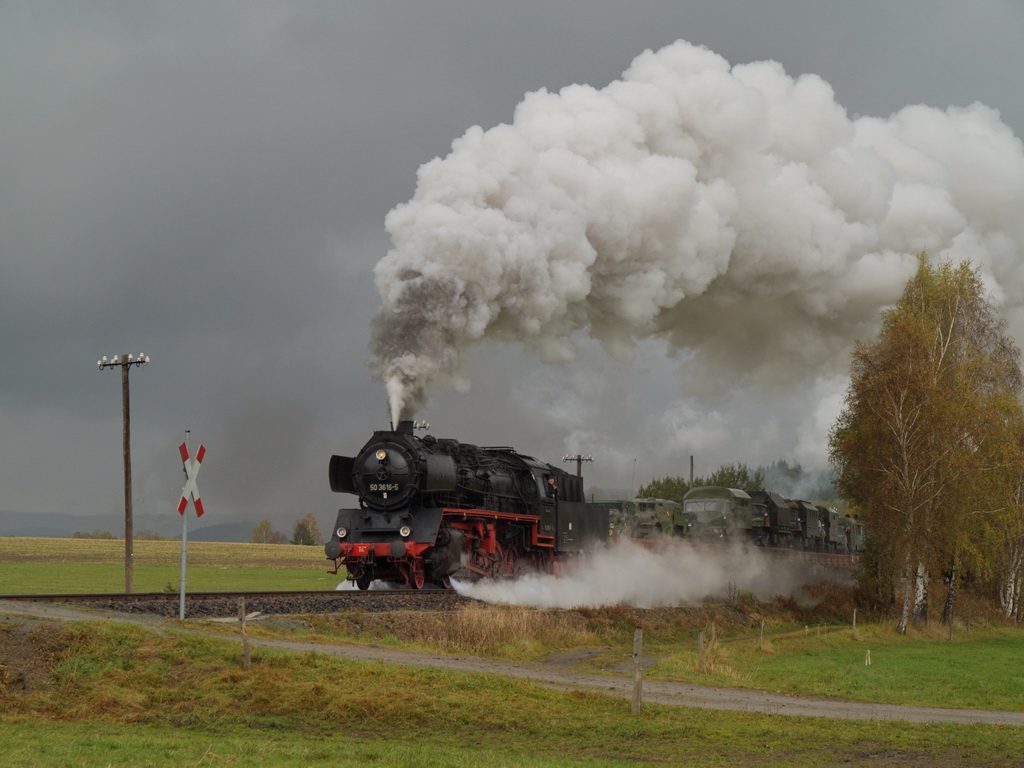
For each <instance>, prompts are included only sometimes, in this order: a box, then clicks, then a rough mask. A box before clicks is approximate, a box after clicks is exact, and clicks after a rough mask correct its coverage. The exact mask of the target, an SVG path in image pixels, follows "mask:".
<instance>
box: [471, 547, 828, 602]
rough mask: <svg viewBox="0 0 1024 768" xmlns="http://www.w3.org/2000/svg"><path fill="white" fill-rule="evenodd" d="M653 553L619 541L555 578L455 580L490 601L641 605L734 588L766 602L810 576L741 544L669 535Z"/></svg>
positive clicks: (686, 599)
mask: <svg viewBox="0 0 1024 768" xmlns="http://www.w3.org/2000/svg"><path fill="white" fill-rule="evenodd" d="M663 544H664V546H663V548H662V549H659V550H657V551H652V550H649V549H646V548H644V547H641V546H639V545H638V544H635V543H633V542H631V541H615V542H612V543H611V544H609V546H608V547H606V548H603V549H600V550H598V551H597V552H594V553H591V554H590V555H589V556H588V557H585V558H582V559H580V560H578V561H575V562H573V563H572V564H571V567H570V569H569V572H568V573H566V574H563V575H561V576H558V577H555V576H551V575H548V574H529V575H526V576H523V577H521V578H518V579H516V580H515V581H494V580H491V579H484V580H482V581H478V582H474V583H463V582H454V581H453V582H452V585H453V586H454V587H455V589H456V590H457V591H458V592H459V594H462V595H466V596H468V597H472V598H475V599H477V600H483V601H485V602H489V603H505V604H509V605H528V606H532V607H534V608H581V607H592V608H597V607H601V606H609V605H631V606H634V607H636V608H656V607H662V606H679V605H687V604H693V603H696V602H700V601H702V600H704V599H706V598H724V597H726V596H727V594H728V592H729V591H730V590H738V591H739V592H749V593H753V594H754V595H756V596H757V597H758V598H760V599H763V600H770V599H771V598H774V597H775V596H776V595H790V594H793V593H794V592H795V591H796V590H797V589H798V588H799V587H802V586H804V584H805V583H807V582H808V581H810V579H809V578H808V576H807V574H805V573H803V572H802V571H801V567H800V565H801V564H800V562H799V561H797V560H795V559H794V558H783V557H776V556H772V555H771V554H766V553H765V552H764V551H762V550H759V549H756V548H752V547H748V546H744V545H736V546H732V547H724V548H708V547H704V548H701V547H696V546H694V545H692V544H690V543H689V542H683V541H666V542H663Z"/></svg>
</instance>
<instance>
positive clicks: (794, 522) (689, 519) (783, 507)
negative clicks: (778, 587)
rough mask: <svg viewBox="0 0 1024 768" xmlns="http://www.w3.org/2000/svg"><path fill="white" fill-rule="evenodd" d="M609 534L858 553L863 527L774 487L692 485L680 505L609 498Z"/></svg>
mask: <svg viewBox="0 0 1024 768" xmlns="http://www.w3.org/2000/svg"><path fill="white" fill-rule="evenodd" d="M609 513H610V515H609V516H610V521H609V530H610V533H611V535H612V536H622V537H627V538H652V537H660V536H672V537H683V538H690V539H695V540H745V541H750V542H753V543H754V544H757V545H758V546H765V547H779V548H784V549H798V550H804V551H809V552H824V553H834V554H858V553H860V552H861V551H863V549H864V526H863V525H862V524H861V523H860V522H859V521H858V520H856V519H854V518H851V517H848V516H846V517H844V516H842V515H840V514H839V513H838V512H837V511H836V510H834V509H832V508H831V507H825V506H822V505H820V504H812V503H811V502H809V501H804V500H802V499H784V498H783V497H782V496H780V495H779V494H777V493H775V492H773V491H765V490H760V491H743V490H740V489H738V488H720V487H714V486H711V487H703V488H694V489H692V490H691V491H689V492H688V493H687V494H686V496H685V497H684V498H683V503H682V504H679V503H677V502H674V501H669V500H667V499H634V500H632V501H624V502H611V503H610V508H609Z"/></svg>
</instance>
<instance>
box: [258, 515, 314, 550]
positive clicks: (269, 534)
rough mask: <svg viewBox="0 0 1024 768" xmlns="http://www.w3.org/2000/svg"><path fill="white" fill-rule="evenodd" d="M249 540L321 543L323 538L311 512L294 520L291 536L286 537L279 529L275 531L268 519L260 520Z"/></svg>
mask: <svg viewBox="0 0 1024 768" xmlns="http://www.w3.org/2000/svg"><path fill="white" fill-rule="evenodd" d="M251 540H252V542H253V543H254V544H285V543H289V544H305V545H314V544H323V542H324V540H323V537H322V536H321V534H320V526H319V525H318V524H317V522H316V517H314V515H313V513H312V512H309V513H307V514H306V516H305V517H303V518H301V519H300V520H296V521H295V526H294V527H293V528H292V537H291V538H290V539H288V538H286V537H285V535H284V534H283V533H281V532H280V531H275V530H274V527H273V526H272V525H271V523H270V521H269V520H261V521H260V522H259V524H257V526H256V527H255V528H253V529H252V537H251Z"/></svg>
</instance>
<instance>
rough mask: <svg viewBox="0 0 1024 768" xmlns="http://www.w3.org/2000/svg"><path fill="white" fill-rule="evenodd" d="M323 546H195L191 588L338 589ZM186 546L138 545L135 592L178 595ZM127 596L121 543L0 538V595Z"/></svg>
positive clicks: (190, 549) (190, 547) (201, 543)
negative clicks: (103, 594) (167, 592)
mask: <svg viewBox="0 0 1024 768" xmlns="http://www.w3.org/2000/svg"><path fill="white" fill-rule="evenodd" d="M329 564H330V562H329V561H328V560H327V559H326V558H325V557H324V551H323V547H319V546H295V545H291V544H241V543H225V542H207V541H197V542H190V543H189V545H188V570H187V579H188V582H187V588H188V590H189V591H194V592H216V591H225V592H227V591H241V590H266V589H296V590H302V589H334V588H335V587H336V586H337V585H338V583H339V582H341V581H342V580H343V579H344V572H342V573H341V574H340V575H339V574H331V573H327V567H328V565H329ZM180 579H181V542H180V541H147V540H139V541H136V542H135V546H134V567H133V568H132V581H133V587H134V590H135V591H136V592H162V591H164V590H170V591H172V592H177V591H178V588H179V584H180ZM123 591H124V541H123V540H118V539H45V538H27V537H26V538H15V537H8V538H0V594H8V595H13V594H54V593H82V592H123Z"/></svg>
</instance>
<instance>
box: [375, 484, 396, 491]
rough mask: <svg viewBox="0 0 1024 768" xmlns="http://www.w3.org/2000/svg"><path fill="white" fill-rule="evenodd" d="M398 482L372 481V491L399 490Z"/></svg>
mask: <svg viewBox="0 0 1024 768" xmlns="http://www.w3.org/2000/svg"><path fill="white" fill-rule="evenodd" d="M397 490H398V483H370V492H371V493H373V492H374V491H377V492H378V493H379V492H381V491H397Z"/></svg>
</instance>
